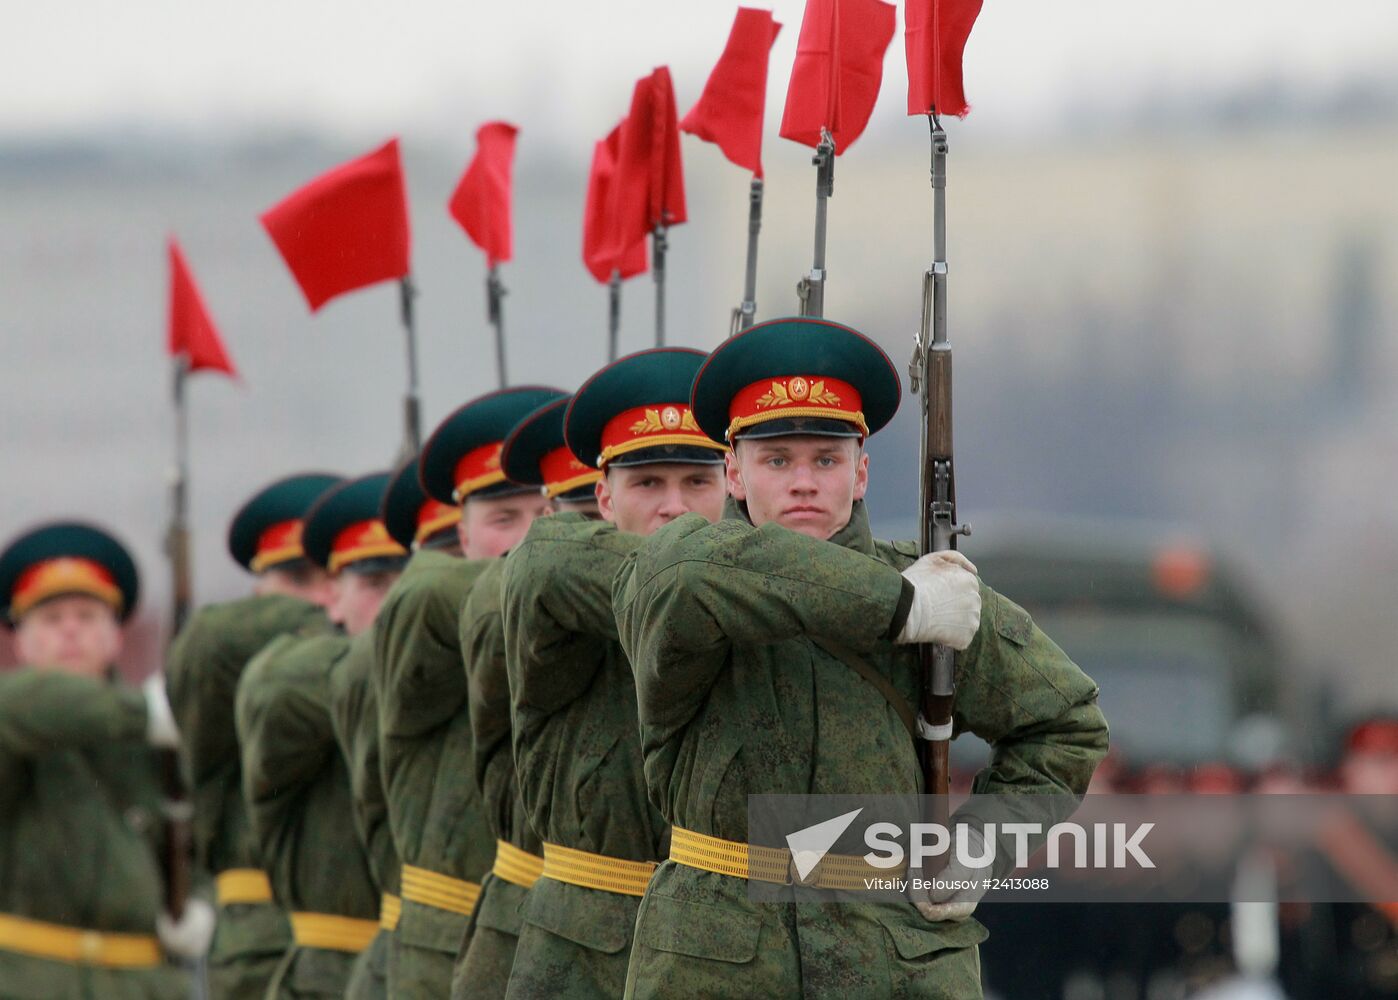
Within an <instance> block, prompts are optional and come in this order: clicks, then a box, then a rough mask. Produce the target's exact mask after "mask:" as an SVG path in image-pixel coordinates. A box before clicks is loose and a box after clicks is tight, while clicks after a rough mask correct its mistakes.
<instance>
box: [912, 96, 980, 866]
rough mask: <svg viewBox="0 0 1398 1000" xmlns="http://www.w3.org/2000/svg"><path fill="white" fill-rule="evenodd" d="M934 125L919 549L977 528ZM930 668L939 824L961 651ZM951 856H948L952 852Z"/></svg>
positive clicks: (924, 709) (927, 647) (920, 347)
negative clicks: (964, 456)
mask: <svg viewBox="0 0 1398 1000" xmlns="http://www.w3.org/2000/svg"><path fill="white" fill-rule="evenodd" d="M928 121H929V124H930V125H931V128H932V204H933V215H932V247H933V255H932V266H931V267H930V268H928V269H927V271H926V272H925V273H924V274H923V276H922V322H921V325H920V326H919V328H918V333H917V337H916V338H915V339H914V341H913V357H912V361H911V362H910V363H909V365H908V376H909V382H910V383H911V388H912V391H913V392H914V393H916V394H918V396H919V399H920V401H921V404H922V475H921V479H920V482H919V484H918V487H919V488H918V501H919V505H920V514H919V534H918V550H919V551H920V552H921V553H922V554H924V555H926V554H927V553H929V552H945V551H947V550H949V549H954V548H956V538H957V536H958V535H969V534H970V533H971V528H970V526H969V525H965V524H957V523H956V472H955V466H954V462H953V459H952V440H951V344H950V343H949V342H948V341H947V231H946V186H947V134H946V132H944V131H943V130H942V123H941V121H940V120H939V119H938V118H937V116H936V114H935V113H934V114H931V115H928ZM918 657H919V660H920V661H921V665H922V699H921V705H920V708H921V713H920V716H919V718H918V732H919V735H921V736H922V739H923V746H922V768H923V778H924V785H923V787H924V789H925V790H926V792H927V793H928V794H930V795H934V796H938V798H937V799H936V802H935V805H934V810H935V811H936V813H937V816H936V817H935V818H934V822H940V823H942V824H943V825H945V823H946V818H947V817H946V813H947V795H948V793H949V792H950V763H949V760H948V755H949V750H950V747H951V728H952V722H951V717H952V707H953V704H954V702H955V699H956V676H955V653H954V651H953V650H952V649H950V648H949V647H947V646H945V645H942V644H941V643H925V644H923V645H921V646H919V647H918ZM942 857H943V861H945V856H942Z"/></svg>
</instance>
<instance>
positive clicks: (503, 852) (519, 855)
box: [490, 840, 544, 889]
mask: <svg viewBox="0 0 1398 1000" xmlns="http://www.w3.org/2000/svg"><path fill="white" fill-rule="evenodd" d="M490 870H491V872H493V873H494V875H495V877H496V878H499V879H504V880H505V881H506V882H513V883H514V884H515V885H519V886H523V887H524V888H526V889H528V888H529V887H530V886H532V885H533V884H534V883H535V882H537V881H538V880H539V876H540V875H542V874H543V873H544V859H543V858H541V857H539V856H538V855H537V854H530V853H529V852H528V851H522V850H520V849H519V848H518V847H516V846H515V845H514V844H511V843H510V842H509V841H506V840H497V841H496V842H495V866H494V867H493V868H491V869H490Z"/></svg>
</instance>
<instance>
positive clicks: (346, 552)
mask: <svg viewBox="0 0 1398 1000" xmlns="http://www.w3.org/2000/svg"><path fill="white" fill-rule="evenodd" d="M407 554H408V550H407V549H405V548H403V546H401V545H399V544H398V543H397V542H395V541H394V540H393V536H392V535H390V534H389V533H388V529H387V528H385V527H384V525H383V522H382V521H379V520H373V521H359V522H358V523H356V524H351V525H350V526H349V527H348V528H345V529H343V530H342V531H341V532H340V533H339V534H338V535H336V536H335V541H334V542H332V543H331V545H330V564H329V565H328V566H326V569H328V570H330V572H332V573H338V572H339V571H340V570H341V569H343V568H344V567H346V566H348V565H349V564H350V563H356V562H359V561H360V560H362V559H373V558H376V557H379V556H405V555H407Z"/></svg>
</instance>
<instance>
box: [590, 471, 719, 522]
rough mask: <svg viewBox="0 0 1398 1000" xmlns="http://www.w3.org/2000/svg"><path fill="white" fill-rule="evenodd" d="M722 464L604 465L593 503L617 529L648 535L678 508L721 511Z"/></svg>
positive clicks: (711, 514)
mask: <svg viewBox="0 0 1398 1000" xmlns="http://www.w3.org/2000/svg"><path fill="white" fill-rule="evenodd" d="M723 498H724V492H723V470H722V467H721V466H718V465H682V464H671V463H668V462H660V463H655V464H651V465H633V466H622V467H620V468H614V469H608V470H607V474H606V475H605V476H603V477H602V479H601V480H599V481H598V483H597V509H598V510H600V511H601V512H602V516H603V517H604V518H606V519H607V520H608V521H611V522H612V523H613V524H615V525H616V526H617V529H618V530H620V531H629V532H631V533H632V534H636V535H650V534H653V533H655V532H656V531H658V530H660V529H661V528H663V527H664V526H665V525H667V524H669V523H670V522H671V521H673V520H674V519H675V518H677V517H679V516H680V515H681V514H688V513H691V512H692V513H695V514H702V515H703V516H704V517H706V518H708V519H709V520H710V521H717V520H718V519H719V518H720V517H722V516H723Z"/></svg>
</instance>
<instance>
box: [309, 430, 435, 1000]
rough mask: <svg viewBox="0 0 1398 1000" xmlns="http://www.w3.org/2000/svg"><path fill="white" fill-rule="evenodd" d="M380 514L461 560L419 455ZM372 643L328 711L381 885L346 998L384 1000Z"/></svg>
mask: <svg viewBox="0 0 1398 1000" xmlns="http://www.w3.org/2000/svg"><path fill="white" fill-rule="evenodd" d="M379 515H380V517H381V518H382V520H383V523H384V527H385V528H387V529H388V533H389V534H390V535H391V536H392V537H393V539H394V541H396V542H397V543H398V544H399V545H401V546H403V548H404V549H406V550H411V551H417V550H418V549H437V550H440V551H444V552H448V553H454V554H459V553H460V551H461V547H460V543H459V542H458V540H457V537H456V522H457V521H459V520H461V511H460V510H458V509H457V508H455V507H452V506H450V505H448V504H442V503H438V502H437V501H436V500H433V499H432V498H431V497H429V496H427V495H426V494H425V493H423V491H422V486H421V485H420V484H419V483H418V481H417V456H416V455H414V456H413V457H412V458H410V459H409V460H408V461H406V462H404V463H403V464H402V465H400V466H399V468H398V470H397V471H396V472H394V474H393V478H392V479H391V480H390V482H389V485H388V489H387V491H385V493H384V497H383V505H382V506H381V507H380V509H379ZM373 643H374V640H373V636H372V635H368V634H366V635H362V636H360V637H358V638H357V639H356V640H355V642H354V643H352V644H351V646H350V650H349V652H348V653H347V654H346V656H345V658H344V660H343V661H341V663H340V665H339V666H338V667H337V668H336V669H335V672H334V674H332V675H331V678H330V708H331V715H332V717H333V721H334V724H335V738H336V740H337V741H338V742H339V744H340V752H341V753H342V754H344V757H345V761H346V763H347V764H348V766H349V776H350V789H351V791H352V792H353V794H354V819H355V825H356V828H357V829H358V831H359V837H360V840H361V841H363V843H364V849H365V851H366V853H367V855H368V859H369V870H370V873H371V874H372V875H373V877H374V884H375V885H376V886H378V889H379V893H380V897H379V932H378V934H376V935H375V936H374V940H373V941H372V942H371V943H370V945H369V947H368V948H366V949H364V951H363V952H362V953H361V954H360V955H359V957H358V958H356V959H355V962H354V967H353V968H352V969H351V971H350V977H349V982H348V984H347V985H346V987H345V997H346V998H347V1000H378V998H382V997H387V996H388V981H387V977H388V957H389V953H390V951H391V949H392V947H393V940H394V938H393V933H394V931H395V930H396V929H397V927H398V916H399V914H400V913H401V912H402V907H403V902H402V899H401V897H400V896H399V891H400V890H399V864H398V851H397V849H396V848H395V847H394V846H393V835H392V833H391V831H390V830H389V827H388V803H387V800H386V799H385V798H384V789H383V776H382V773H381V771H380V767H379V702H378V697H377V695H376V694H375V692H374V687H373V666H374V644H373Z"/></svg>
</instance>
